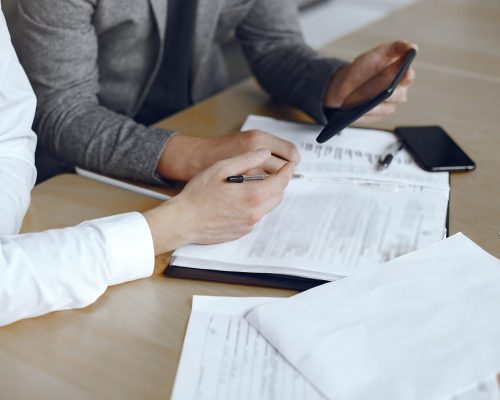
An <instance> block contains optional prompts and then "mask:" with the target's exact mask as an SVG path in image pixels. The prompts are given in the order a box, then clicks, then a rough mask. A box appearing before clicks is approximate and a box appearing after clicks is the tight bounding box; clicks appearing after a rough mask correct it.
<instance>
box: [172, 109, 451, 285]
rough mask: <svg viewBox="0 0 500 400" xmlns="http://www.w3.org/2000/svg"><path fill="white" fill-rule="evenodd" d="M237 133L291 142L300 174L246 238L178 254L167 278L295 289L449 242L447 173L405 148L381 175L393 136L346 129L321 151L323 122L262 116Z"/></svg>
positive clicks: (190, 248)
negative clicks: (424, 166) (429, 167)
mask: <svg viewBox="0 0 500 400" xmlns="http://www.w3.org/2000/svg"><path fill="white" fill-rule="evenodd" d="M242 129H243V130H249V129H260V130H263V131H268V132H272V133H273V134H275V135H276V136H279V137H281V138H283V139H286V140H289V141H291V142H293V143H294V144H295V145H296V146H297V148H298V149H299V152H300V154H301V157H302V161H301V163H300V164H299V165H298V166H297V169H296V172H297V173H299V174H302V175H303V176H304V178H303V179H297V180H293V181H291V182H290V184H289V186H288V188H287V190H286V193H285V196H284V199H283V201H282V203H281V204H280V205H279V206H278V207H277V208H276V209H274V210H273V211H272V212H271V213H270V214H269V215H267V216H266V217H264V218H263V220H262V221H261V222H260V223H259V224H258V225H257V226H256V228H255V230H254V231H253V232H252V233H250V234H248V235H246V236H245V237H243V238H241V239H239V240H235V241H232V242H229V243H223V244H216V245H207V246H202V245H190V246H185V247H183V248H180V249H178V250H176V251H175V252H174V254H173V256H172V258H171V263H170V266H169V267H168V268H167V269H166V271H165V274H166V275H170V276H179V277H191V278H200V279H207V280H220V281H228V282H236V283H249V284H257V285H269V286H276V287H286V288H291V289H299V290H300V289H307V288H309V287H312V286H315V285H318V284H320V283H324V282H326V281H332V280H335V279H338V278H341V277H345V276H349V275H351V274H352V273H354V272H355V271H357V270H358V269H360V268H362V267H363V266H364V265H369V264H374V263H379V262H384V261H388V260H391V259H393V258H395V257H398V256H400V255H403V254H406V253H409V252H411V251H413V250H416V249H418V248H420V247H422V246H425V245H428V244H431V243H434V242H436V241H439V240H441V239H442V238H443V237H445V236H446V220H447V209H448V200H449V175H448V173H429V172H425V171H423V170H421V169H420V168H419V167H418V166H417V165H416V164H415V163H414V161H413V160H412V158H411V156H410V155H409V154H408V153H407V152H406V151H405V150H402V151H401V152H400V153H399V154H398V155H397V157H396V158H395V160H394V161H393V163H392V165H391V166H390V167H389V168H388V169H387V170H384V171H382V170H380V169H379V167H378V159H379V157H380V155H382V154H383V153H384V152H385V151H386V150H387V149H388V148H389V147H391V145H392V144H393V143H394V142H395V141H396V137H395V136H394V134H392V133H390V132H385V131H377V130H370V129H352V128H349V129H345V130H344V131H343V133H342V134H340V135H338V136H337V137H335V138H333V139H332V140H331V141H329V142H328V143H326V144H322V145H320V144H318V143H316V141H315V138H316V136H317V134H318V132H319V131H320V130H321V127H320V126H317V125H309V124H299V123H291V122H284V121H277V120H274V119H271V118H266V117H258V116H250V117H249V118H248V120H247V121H246V123H245V125H244V126H243V128H242Z"/></svg>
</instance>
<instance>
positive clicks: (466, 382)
mask: <svg viewBox="0 0 500 400" xmlns="http://www.w3.org/2000/svg"><path fill="white" fill-rule="evenodd" d="M247 320H248V321H249V322H250V323H251V324H252V325H253V326H254V327H256V328H257V329H258V330H259V331H260V332H261V333H262V334H263V335H264V336H265V337H266V339H268V340H269V341H270V342H271V343H272V344H273V346H274V347H275V348H276V349H278V351H279V352H280V353H282V354H283V355H284V356H285V358H286V359H287V360H288V361H290V362H291V363H292V364H293V365H294V366H295V367H296V368H297V369H298V370H300V371H301V372H302V373H303V374H304V376H306V377H307V378H308V379H309V380H310V381H311V382H312V383H313V384H314V385H315V386H316V387H317V388H318V389H319V390H321V391H322V392H323V393H325V395H327V396H328V397H329V398H331V399H339V400H341V399H350V400H353V399H398V400H401V399H409V400H413V399H426V400H433V399H437V400H438V399H443V398H447V397H449V396H450V395H451V394H453V393H457V392H459V391H460V389H461V388H465V387H467V386H470V385H473V384H474V383H475V382H479V381H481V380H482V379H484V377H487V376H492V375H493V374H495V373H497V372H499V371H500V340H499V338H500V261H499V260H497V259H496V258H494V257H492V256H491V255H489V254H488V253H486V252H484V251H483V250H482V249H481V248H479V247H478V246H477V245H476V244H474V243H473V242H472V241H470V240H469V239H468V238H466V237H465V236H464V235H462V234H457V235H454V236H453V237H451V238H448V239H446V240H443V241H441V242H439V243H436V244H433V245H431V246H428V247H426V248H424V249H421V250H419V251H417V252H414V253H411V254H408V255H406V256H402V257H400V258H397V259H395V260H393V261H391V262H389V263H386V264H382V265H378V266H373V267H371V268H367V269H365V270H363V271H361V272H359V273H357V274H355V275H353V276H351V277H348V278H345V279H341V280H339V281H337V282H334V283H329V284H326V285H322V286H320V287H317V288H314V289H311V290H309V291H307V292H304V293H301V294H299V295H297V296H294V297H292V298H289V299H284V300H280V301H277V302H274V303H272V304H269V305H263V306H260V307H257V308H256V309H254V310H252V311H251V312H250V313H249V314H248V315H247Z"/></svg>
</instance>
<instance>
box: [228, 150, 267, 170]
mask: <svg viewBox="0 0 500 400" xmlns="http://www.w3.org/2000/svg"><path fill="white" fill-rule="evenodd" d="M269 157H271V150H269V149H258V150H256V151H249V152H246V153H243V154H240V155H238V156H236V157H231V158H228V159H226V160H223V161H221V163H220V167H221V170H220V171H221V173H222V175H224V176H230V175H237V174H241V173H243V172H245V171H248V170H250V169H252V168H257V167H259V166H261V165H262V164H264V162H266V161H267V159H268V158H269Z"/></svg>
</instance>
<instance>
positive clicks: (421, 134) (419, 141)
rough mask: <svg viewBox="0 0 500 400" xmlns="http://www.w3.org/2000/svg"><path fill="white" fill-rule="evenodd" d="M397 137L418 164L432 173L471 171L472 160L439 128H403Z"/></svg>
mask: <svg viewBox="0 0 500 400" xmlns="http://www.w3.org/2000/svg"><path fill="white" fill-rule="evenodd" d="M396 135H397V136H398V137H399V138H400V140H401V141H402V143H403V146H404V147H405V148H406V149H407V150H408V151H409V152H410V153H411V154H412V155H413V158H414V159H415V161H416V163H417V164H419V165H420V167H422V168H423V169H424V170H426V171H430V172H442V171H450V172H453V171H471V170H473V169H475V168H476V164H475V163H474V161H472V159H471V158H470V157H469V156H468V155H467V154H466V153H465V152H464V151H463V150H462V149H461V148H460V147H459V146H458V144H456V143H455V141H454V140H453V139H452V138H451V137H450V136H449V135H448V134H447V133H446V132H445V130H444V129H443V128H441V127H439V126H406V127H405V126H402V127H398V128H396Z"/></svg>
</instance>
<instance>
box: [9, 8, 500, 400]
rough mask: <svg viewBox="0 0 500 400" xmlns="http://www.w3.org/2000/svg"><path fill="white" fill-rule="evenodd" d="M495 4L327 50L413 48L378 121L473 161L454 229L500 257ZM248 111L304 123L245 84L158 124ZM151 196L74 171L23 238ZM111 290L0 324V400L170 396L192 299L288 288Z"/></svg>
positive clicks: (201, 121) (224, 120) (458, 196)
mask: <svg viewBox="0 0 500 400" xmlns="http://www.w3.org/2000/svg"><path fill="white" fill-rule="evenodd" d="M498 21H500V3H498V1H496V0H491V1H471V0H453V1H451V0H450V1H446V0H439V1H426V2H420V3H417V4H415V5H413V6H411V7H409V8H407V9H403V10H401V11H398V12H397V13H395V14H393V15H391V16H390V17H388V18H386V19H384V20H381V21H379V22H377V23H375V24H373V25H371V26H369V27H367V28H365V29H363V30H361V31H359V32H356V33H354V34H352V35H349V36H347V37H345V38H343V39H342V40H339V41H337V42H335V43H334V44H332V45H331V46H328V47H327V48H326V49H325V51H326V53H328V54H332V55H333V54H336V55H337V56H344V57H349V58H350V57H352V56H353V55H355V54H357V53H359V52H361V51H363V50H365V49H366V48H369V47H371V46H372V45H374V44H376V43H379V42H383V41H390V40H393V39H395V38H399V37H405V38H408V39H411V40H415V41H416V42H418V43H419V44H420V50H421V51H420V54H419V56H418V58H417V61H416V69H417V75H418V78H417V82H416V83H415V86H414V88H413V89H412V90H411V99H410V102H409V103H408V105H406V106H404V107H401V108H400V109H399V111H398V113H397V115H396V116H394V117H393V118H390V119H387V120H385V121H384V122H381V123H380V124H378V127H381V128H392V127H393V126H395V125H397V124H428V123H432V124H436V123H437V124H441V125H443V126H444V127H445V128H446V129H447V130H448V131H449V132H450V133H451V134H452V136H453V137H454V138H455V139H456V140H457V141H458V142H459V143H460V144H461V145H463V146H464V147H465V148H466V149H467V151H468V152H469V153H470V155H471V156H472V157H473V158H474V159H475V160H476V162H477V163H478V170H477V171H475V172H473V173H469V174H459V175H454V176H453V178H452V194H451V232H452V233H454V232H457V231H463V232H464V233H465V234H467V235H468V236H469V237H471V238H472V239H473V240H475V241H476V242H478V243H479V244H480V245H481V246H483V247H484V248H485V249H487V250H488V251H490V252H491V253H493V254H495V255H496V256H497V257H500V236H498V235H497V232H500V201H499V199H500V182H499V172H500V157H499V156H498V151H499V149H500V133H499V131H498V127H499V126H500V112H499V111H500V48H499V47H498V40H499V39H500V25H499V24H498ZM249 113H260V114H264V115H270V116H274V117H277V118H284V119H304V118H305V116H304V115H303V114H301V113H299V112H297V111H293V110H290V109H288V108H286V107H283V106H280V105H277V104H274V103H272V102H270V101H269V100H268V98H267V96H266V95H264V94H263V93H262V92H261V91H259V90H258V89H257V88H256V85H255V84H254V83H253V82H252V81H248V82H245V83H243V84H241V85H238V86H236V87H234V88H232V89H230V90H228V91H226V92H224V93H222V94H221V95H218V96H216V97H214V98H212V99H209V100H208V101H205V102H203V103H201V104H199V105H197V106H195V107H193V108H191V109H189V110H186V111H185V112H183V113H180V114H178V115H176V116H174V117H172V118H170V119H169V120H167V121H164V122H163V123H162V124H161V125H163V126H167V127H169V128H173V129H178V130H181V131H183V132H186V133H189V134H202V135H216V134H223V133H227V132H230V131H235V130H237V129H238V127H239V126H240V125H241V123H242V122H243V121H244V119H245V118H246V116H247V114H249ZM155 204H157V202H156V201H155V200H152V199H149V198H146V197H142V196H139V195H136V194H133V193H130V192H126V191H123V190H120V189H116V188H112V187H108V186H105V185H102V184H99V183H96V182H92V181H89V180H86V179H84V178H80V177H77V176H74V175H63V176H60V177H57V178H55V179H53V180H51V181H48V182H46V183H44V184H43V185H40V186H38V187H37V188H36V189H35V191H34V193H33V202H32V206H31V208H30V211H29V213H28V215H27V218H26V221H25V224H24V231H25V232H28V231H38V230H43V229H47V228H53V227H62V226H69V225H73V224H75V223H78V222H80V221H82V220H84V219H89V218H95V217H100V216H105V215H110V214H115V213H120V212H126V211H130V210H139V211H141V210H146V209H148V208H150V207H152V206H154V205H155ZM165 264H166V257H160V258H159V259H158V260H157V264H156V269H155V275H154V277H153V278H151V279H145V280H141V281H137V282H133V283H129V284H124V285H120V286H117V287H114V288H111V289H110V290H108V291H107V293H106V294H105V295H104V296H102V297H101V298H100V299H99V300H98V301H97V303H96V304H94V305H92V306H90V307H88V308H86V309H84V310H76V311H66V312H59V313H54V314H51V315H48V316H45V317H41V318H37V319H33V320H27V321H21V322H19V323H17V324H14V325H11V326H9V327H6V328H2V329H0V388H1V389H0V390H1V392H0V393H1V397H2V398H9V399H10V398H15V399H22V398H30V399H31V398H33V397H37V398H71V399H80V398H81V399H88V398H99V399H101V398H120V399H138V398H140V399H165V398H168V397H169V395H170V392H171V388H172V385H173V382H174V378H175V372H176V368H177V363H178V358H179V355H180V351H181V347H182V341H183V338H184V333H185V327H186V322H187V319H188V317H189V313H190V304H191V296H192V295H193V294H202V295H229V296H288V295H290V294H292V292H291V291H285V290H274V289H265V288H258V287H244V286H237V285H228V284H218V283H209V282H199V281H186V280H180V279H165V278H162V277H161V276H160V275H159V274H160V273H161V271H162V269H163V267H164V265H165Z"/></svg>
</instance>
